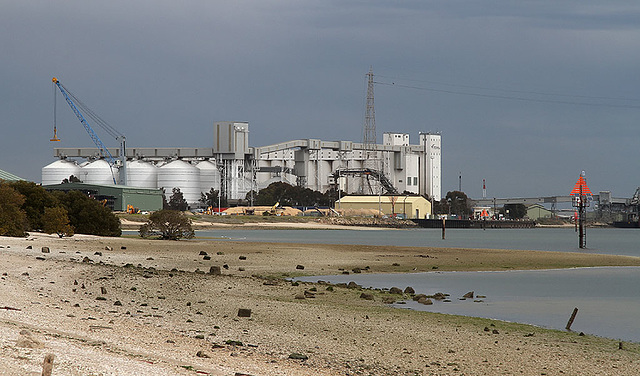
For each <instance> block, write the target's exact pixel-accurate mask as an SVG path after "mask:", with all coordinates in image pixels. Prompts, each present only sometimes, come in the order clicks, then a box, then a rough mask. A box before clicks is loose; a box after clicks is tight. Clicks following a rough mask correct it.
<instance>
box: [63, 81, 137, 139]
mask: <svg viewBox="0 0 640 376" xmlns="http://www.w3.org/2000/svg"><path fill="white" fill-rule="evenodd" d="M60 85H61V86H62V87H63V88H64V90H65V91H66V92H67V93H68V94H69V96H70V97H71V98H72V99H73V101H74V102H75V103H76V106H77V107H78V108H80V109H81V110H82V112H83V113H84V114H85V115H87V116H88V117H89V118H91V120H93V121H94V123H95V124H97V125H98V126H99V127H100V128H102V129H103V130H104V131H105V132H107V133H108V134H109V135H110V136H111V137H113V138H115V139H116V140H120V139H121V138H122V137H124V135H123V134H122V133H120V132H119V131H118V130H117V129H115V128H114V127H113V126H111V125H110V124H109V123H107V122H106V121H105V120H104V119H102V118H101V117H100V116H98V114H96V113H95V112H94V111H93V110H92V109H90V108H89V107H88V106H87V105H86V104H84V103H83V102H82V101H81V100H80V99H79V98H78V97H77V96H76V95H75V94H73V93H72V92H71V91H70V90H69V89H68V88H67V87H66V86H64V85H62V83H60Z"/></svg>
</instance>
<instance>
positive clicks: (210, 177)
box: [196, 161, 220, 193]
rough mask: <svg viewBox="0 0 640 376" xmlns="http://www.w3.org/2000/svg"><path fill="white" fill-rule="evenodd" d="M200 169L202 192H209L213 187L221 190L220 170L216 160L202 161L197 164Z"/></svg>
mask: <svg viewBox="0 0 640 376" xmlns="http://www.w3.org/2000/svg"><path fill="white" fill-rule="evenodd" d="M196 167H197V168H198V170H200V192H202V193H208V192H209V191H210V190H211V188H213V189H215V190H216V191H218V192H219V191H220V171H219V170H218V167H217V166H216V164H215V163H214V162H211V161H202V162H200V163H198V164H197V165H196Z"/></svg>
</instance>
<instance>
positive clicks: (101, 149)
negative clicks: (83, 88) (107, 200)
mask: <svg viewBox="0 0 640 376" xmlns="http://www.w3.org/2000/svg"><path fill="white" fill-rule="evenodd" d="M52 81H53V83H54V84H56V86H57V87H58V89H59V90H60V93H62V96H63V97H64V99H65V100H66V101H67V104H69V107H71V110H72V111H73V113H74V114H75V115H76V117H77V118H78V120H80V123H81V124H82V126H83V127H84V129H85V130H86V131H87V133H88V134H89V137H91V140H92V141H93V143H94V144H95V145H96V147H97V148H98V151H99V152H100V155H101V156H102V157H104V158H105V159H107V161H108V162H109V167H110V168H111V175H112V177H113V183H114V184H117V183H118V182H117V181H116V178H115V176H114V175H113V166H115V164H116V160H115V158H114V157H113V155H112V154H111V152H110V151H109V149H107V147H106V146H105V145H104V143H103V142H102V140H100V137H98V135H97V134H96V132H94V130H93V128H91V126H90V125H89V123H88V122H87V120H86V119H85V118H84V116H83V115H82V113H81V112H80V110H79V109H78V107H77V106H76V104H75V103H74V102H73V100H72V99H71V96H70V95H69V94H70V93H69V91H68V90H67V89H66V88H65V87H64V85H62V84H61V83H60V81H58V80H57V79H56V78H55V77H54V78H53V80H52ZM121 138H122V139H121V145H120V153H122V155H123V156H124V153H125V150H123V149H124V136H121ZM123 163H125V161H124V160H123ZM125 173H126V172H125ZM123 184H126V177H125V180H124V182H123Z"/></svg>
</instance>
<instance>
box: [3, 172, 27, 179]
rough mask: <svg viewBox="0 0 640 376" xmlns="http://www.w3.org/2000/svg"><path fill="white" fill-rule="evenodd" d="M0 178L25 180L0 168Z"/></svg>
mask: <svg viewBox="0 0 640 376" xmlns="http://www.w3.org/2000/svg"><path fill="white" fill-rule="evenodd" d="M0 180H6V181H19V180H25V179H23V178H21V177H19V176H16V175H14V174H11V173H9V172H6V171H2V170H0Z"/></svg>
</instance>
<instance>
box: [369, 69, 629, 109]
mask: <svg viewBox="0 0 640 376" xmlns="http://www.w3.org/2000/svg"><path fill="white" fill-rule="evenodd" d="M376 76H377V77H384V78H389V79H396V80H402V81H409V82H422V83H427V84H432V85H442V86H451V87H460V88H465V89H478V90H490V91H501V92H505V93H520V94H533V95H544V96H555V97H568V98H582V99H604V100H620V101H633V102H640V99H639V98H625V97H603V96H591V95H579V94H563V93H545V92H540V91H532V90H514V89H498V88H491V87H485V86H472V85H461V84H452V83H447V82H440V81H428V80H417V79H411V78H402V77H394V76H383V75H380V74H377V75H376ZM394 83H395V82H394Z"/></svg>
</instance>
